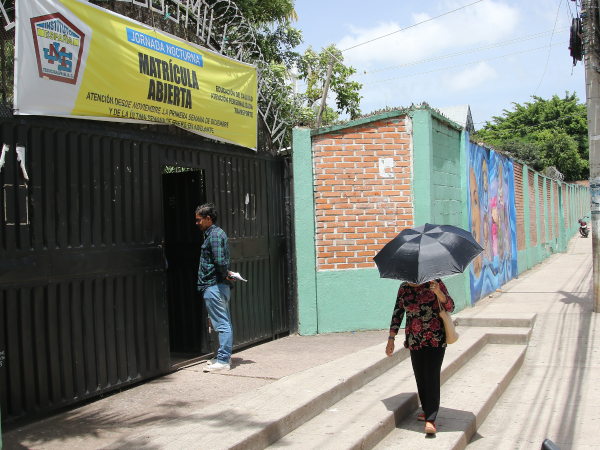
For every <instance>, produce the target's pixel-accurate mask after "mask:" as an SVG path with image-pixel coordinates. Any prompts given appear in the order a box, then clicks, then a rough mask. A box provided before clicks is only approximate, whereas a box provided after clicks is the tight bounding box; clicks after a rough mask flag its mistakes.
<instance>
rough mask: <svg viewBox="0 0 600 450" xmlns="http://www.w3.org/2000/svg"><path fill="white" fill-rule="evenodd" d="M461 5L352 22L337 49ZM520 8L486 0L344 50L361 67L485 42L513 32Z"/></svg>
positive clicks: (409, 59) (402, 60) (454, 49)
mask: <svg viewBox="0 0 600 450" xmlns="http://www.w3.org/2000/svg"><path fill="white" fill-rule="evenodd" d="M459 6H460V5H458V4H456V3H454V2H444V4H443V6H442V7H441V8H443V9H440V11H439V12H436V13H428V14H413V15H412V17H411V20H406V21H403V23H398V22H393V21H389V22H382V23H379V24H378V25H377V26H375V27H372V28H358V27H353V26H351V35H349V36H345V37H344V38H342V39H341V40H340V41H339V42H338V47H339V48H340V49H346V48H349V47H352V46H354V45H356V44H359V43H362V42H365V41H368V40H370V39H374V38H376V37H379V36H382V35H385V34H387V33H391V32H394V31H397V30H400V28H401V26H403V27H407V26H409V25H411V24H415V23H418V22H422V21H424V20H427V19H430V18H431V17H435V16H436V15H437V14H439V13H443V12H444V11H450V10H452V9H455V8H456V7H459ZM520 16H521V14H520V11H519V9H518V8H517V7H511V6H509V5H506V4H505V3H503V2H501V1H492V0H490V1H485V2H481V3H478V4H476V5H473V6H470V7H468V8H465V9H463V10H460V11H457V12H455V13H452V14H449V15H447V16H444V17H441V18H439V19H435V20H432V21H431V22H427V23H424V24H422V25H418V26H416V27H414V28H410V29H407V30H406V31H402V32H399V33H396V34H393V35H391V36H388V37H385V38H383V39H380V40H378V41H375V42H372V43H369V44H366V45H362V46H360V47H357V48H355V49H351V50H348V51H347V52H345V53H344V56H345V57H347V58H348V59H349V60H350V62H351V64H352V65H353V66H354V67H355V68H356V69H358V71H359V72H361V71H363V70H369V69H376V68H380V67H388V66H393V65H397V64H403V63H407V62H412V61H417V60H422V59H425V58H430V57H433V56H439V55H443V54H444V53H449V52H452V51H460V50H461V49H464V48H472V47H476V46H477V45H486V44H490V43H494V42H497V41H499V40H502V39H510V38H511V37H513V36H514V32H515V30H516V27H517V25H518V24H519V22H520V18H521V17H520Z"/></svg>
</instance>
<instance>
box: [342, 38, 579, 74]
mask: <svg viewBox="0 0 600 450" xmlns="http://www.w3.org/2000/svg"><path fill="white" fill-rule="evenodd" d="M566 30H569V27H563V28H559V29H558V30H556V32H561V31H566ZM552 31H553V30H549V31H544V32H542V33H537V34H532V35H529V36H523V37H521V38H517V39H511V40H508V41H501V42H497V43H495V44H490V45H485V46H483V47H476V48H472V49H468V50H463V51H461V52H456V53H450V54H448V55H444V56H437V57H435V58H429V59H422V60H420V61H414V62H410V63H406V64H399V65H397V66H390V67H385V68H383V69H376V70H370V71H365V72H363V73H355V74H354V75H352V76H353V77H356V76H364V75H371V74H373V73H378V72H384V71H386V70H392V69H399V68H402V67H408V66H414V65H417V64H423V63H427V62H431V61H438V60H440V59H447V58H453V57H455V56H462V55H466V54H469V53H476V52H479V51H483V50H490V49H493V48H498V47H503V46H505V45H512V44H517V43H520V42H525V41H530V40H532V39H539V38H541V37H546V36H547V35H548V34H550V33H551V32H552Z"/></svg>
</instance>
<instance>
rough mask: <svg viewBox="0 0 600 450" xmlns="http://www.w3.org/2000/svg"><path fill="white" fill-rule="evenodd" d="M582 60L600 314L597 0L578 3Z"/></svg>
mask: <svg viewBox="0 0 600 450" xmlns="http://www.w3.org/2000/svg"><path fill="white" fill-rule="evenodd" d="M581 18H582V22H583V44H584V52H583V53H584V61H585V97H586V103H587V118H588V141H589V146H590V189H591V194H592V195H591V197H592V198H591V199H590V200H591V204H590V205H591V211H592V217H591V219H592V252H593V258H594V259H593V268H594V272H593V275H592V277H593V283H594V312H596V313H597V312H600V203H596V202H595V201H597V199H598V198H599V197H598V194H600V58H598V50H599V48H600V46H599V44H600V28H599V27H598V23H599V21H598V0H581Z"/></svg>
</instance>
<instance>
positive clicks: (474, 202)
mask: <svg viewBox="0 0 600 450" xmlns="http://www.w3.org/2000/svg"><path fill="white" fill-rule="evenodd" d="M470 186H471V232H472V233H473V237H474V238H475V240H476V241H477V242H479V244H481V212H480V207H479V191H478V189H477V177H476V176H475V171H474V170H473V168H472V167H471V169H470ZM473 268H474V271H475V276H476V277H478V276H479V274H480V273H481V255H479V256H477V258H475V261H473Z"/></svg>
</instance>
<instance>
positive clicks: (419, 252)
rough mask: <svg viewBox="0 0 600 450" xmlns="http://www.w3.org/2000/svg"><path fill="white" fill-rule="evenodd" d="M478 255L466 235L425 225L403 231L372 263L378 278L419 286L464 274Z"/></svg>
mask: <svg viewBox="0 0 600 450" xmlns="http://www.w3.org/2000/svg"><path fill="white" fill-rule="evenodd" d="M481 252H483V248H482V247H481V245H479V244H478V243H477V241H475V239H474V238H473V236H472V235H471V233H469V232H468V231H465V230H463V229H461V228H458V227H454V226H452V225H432V224H429V223H426V224H425V225H422V226H420V227H416V228H411V229H408V230H404V231H402V232H401V233H400V234H399V235H398V236H396V237H395V238H394V239H392V240H391V241H390V242H388V243H387V244H386V245H385V246H384V247H383V248H382V249H381V251H380V252H379V253H378V254H377V256H375V258H373V260H374V261H375V264H377V268H378V269H379V275H380V277H381V278H392V279H394V280H403V281H409V282H411V283H416V284H422V283H425V282H427V281H430V280H434V279H436V278H442V277H445V276H448V275H452V274H455V273H462V272H464V271H465V269H466V268H467V267H468V265H469V264H470V263H471V261H473V260H474V259H475V258H476V257H477V255H479V254H480V253H481Z"/></svg>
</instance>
